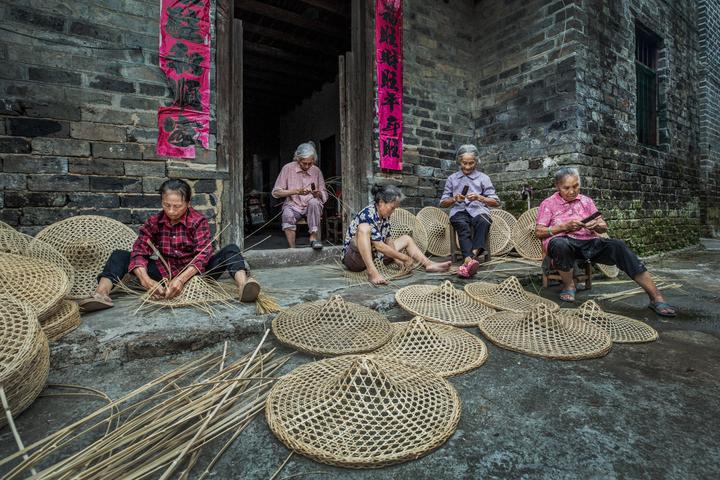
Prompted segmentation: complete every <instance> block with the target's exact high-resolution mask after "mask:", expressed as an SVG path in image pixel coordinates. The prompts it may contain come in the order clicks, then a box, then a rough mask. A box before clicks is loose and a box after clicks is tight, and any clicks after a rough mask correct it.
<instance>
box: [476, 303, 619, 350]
mask: <svg viewBox="0 0 720 480" xmlns="http://www.w3.org/2000/svg"><path fill="white" fill-rule="evenodd" d="M555 314H556V315H559V314H557V313H555ZM524 317H525V314H523V313H514V312H498V313H496V314H495V315H492V316H490V317H488V318H487V319H485V320H484V321H483V322H481V323H480V324H479V325H478V328H479V329H480V332H482V334H483V335H484V336H485V338H487V339H488V340H490V341H491V342H492V343H493V344H495V345H497V346H498V347H501V348H504V349H506V350H511V351H514V352H519V353H524V354H526V355H530V356H533V357H540V358H548V359H554V360H583V359H589V358H598V357H602V356H604V355H606V354H607V352H609V351H610V348H611V347H612V340H611V339H610V335H608V334H607V333H606V332H605V331H603V330H602V329H600V328H598V327H596V326H594V325H592V324H589V323H588V322H583V321H581V320H579V319H578V318H577V317H576V316H575V315H572V314H562V315H561V316H560V317H561V318H562V319H563V327H564V330H563V332H562V333H556V336H559V335H567V336H570V338H571V340H570V342H574V343H575V345H569V346H568V345H567V344H566V345H560V344H559V343H558V340H554V341H552V342H550V341H547V340H543V339H542V338H538V337H537V336H535V337H533V336H529V335H525V334H523V332H522V330H521V327H520V325H521V324H522V322H524ZM573 337H574V339H573ZM565 341H566V342H567V340H565ZM578 343H586V344H587V345H588V346H582V347H580V346H577V344H578ZM551 344H552V345H551Z"/></svg>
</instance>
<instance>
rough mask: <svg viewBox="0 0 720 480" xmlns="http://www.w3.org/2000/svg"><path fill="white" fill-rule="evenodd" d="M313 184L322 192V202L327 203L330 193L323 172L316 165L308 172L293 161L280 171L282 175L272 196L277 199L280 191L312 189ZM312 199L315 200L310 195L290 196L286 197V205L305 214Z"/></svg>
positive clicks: (279, 176)
mask: <svg viewBox="0 0 720 480" xmlns="http://www.w3.org/2000/svg"><path fill="white" fill-rule="evenodd" d="M313 183H314V184H315V188H316V189H317V190H320V200H322V202H323V203H325V202H327V199H328V193H327V190H326V189H325V178H324V177H323V174H322V171H321V170H320V169H319V168H318V167H317V166H316V165H313V166H312V167H310V168H308V170H307V172H306V171H304V170H303V169H302V168H300V165H299V164H298V162H296V161H295V160H293V161H292V162H290V163H288V164H286V165H285V166H284V167H283V168H282V170H280V175H278V178H277V180H275V187H273V189H272V196H273V197H275V192H276V191H278V190H295V189H299V188H307V189H310V187H311V186H312V185H311V184H313ZM275 198H278V197H275ZM311 198H313V196H312V194H310V193H308V194H307V195H290V196H289V197H285V205H289V206H290V207H292V209H293V210H296V211H297V212H300V213H305V211H306V210H307V206H308V202H309V201H310V199H311Z"/></svg>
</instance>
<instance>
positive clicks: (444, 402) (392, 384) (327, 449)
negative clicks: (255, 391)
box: [265, 355, 460, 468]
mask: <svg viewBox="0 0 720 480" xmlns="http://www.w3.org/2000/svg"><path fill="white" fill-rule="evenodd" d="M265 415H266V418H267V422H268V425H269V426H270V429H271V430H272V431H273V433H274V434H275V435H276V436H277V437H278V438H279V439H280V440H281V441H282V442H283V443H284V444H285V445H287V446H288V448H290V449H291V450H293V451H295V452H298V453H300V454H302V455H305V456H308V457H310V458H312V459H314V460H317V461H319V462H323V463H328V464H332V465H339V466H344V467H353V468H373V467H382V466H385V465H390V464H394V463H399V462H403V461H407V460H412V459H416V458H418V457H420V456H421V455H423V454H425V453H427V452H429V451H431V450H433V449H434V448H437V447H438V446H440V445H441V444H442V443H444V442H445V441H446V440H447V439H448V438H449V437H450V436H451V435H452V433H453V432H454V431H455V429H456V428H457V424H458V421H459V419H460V398H459V396H458V394H457V391H456V390H455V388H454V387H453V386H452V385H450V383H448V381H447V380H445V379H444V378H442V377H440V376H439V375H437V374H435V373H433V372H431V371H429V370H425V369H422V368H418V367H410V366H408V365H406V364H404V363H400V362H397V361H394V360H391V359H388V358H383V357H376V356H365V355H346V356H342V357H337V358H329V359H325V360H321V361H318V362H312V363H309V364H306V365H303V366H301V367H298V368H297V369H295V370H294V371H292V372H291V373H289V374H288V375H286V376H284V377H283V378H281V379H280V380H278V381H277V383H276V384H275V386H274V387H273V389H272V390H271V392H270V394H269V396H268V399H267V403H266V407H265Z"/></svg>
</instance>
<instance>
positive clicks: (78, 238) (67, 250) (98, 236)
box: [36, 215, 137, 298]
mask: <svg viewBox="0 0 720 480" xmlns="http://www.w3.org/2000/svg"><path fill="white" fill-rule="evenodd" d="M36 238H38V239H40V240H42V241H44V242H47V243H49V244H50V245H52V246H53V247H55V249H57V251H59V252H60V253H61V254H63V255H64V256H65V258H67V260H68V261H69V262H70V264H71V265H72V266H73V267H74V268H75V284H74V285H73V288H72V290H71V291H70V298H84V297H87V296H89V295H91V294H92V293H93V292H94V291H95V287H96V286H97V280H96V277H97V275H98V274H99V273H100V272H101V271H102V269H103V267H104V266H105V262H106V261H107V259H108V258H110V254H111V253H112V252H113V250H130V249H131V248H132V245H133V243H134V242H135V239H136V238H137V235H136V234H135V232H133V230H132V229H131V228H130V227H128V226H127V225H125V224H123V223H120V222H118V221H117V220H113V219H112V218H108V217H101V216H97V215H81V216H77V217H72V218H68V219H66V220H62V221H60V222H57V223H53V224H52V225H48V226H47V227H45V228H44V229H42V230H41V231H40V232H39V233H38V234H37V236H36Z"/></svg>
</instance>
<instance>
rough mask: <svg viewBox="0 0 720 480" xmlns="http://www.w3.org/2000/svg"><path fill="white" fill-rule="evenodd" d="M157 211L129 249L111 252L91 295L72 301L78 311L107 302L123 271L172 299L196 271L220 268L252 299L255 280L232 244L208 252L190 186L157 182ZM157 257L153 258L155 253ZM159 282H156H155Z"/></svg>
mask: <svg viewBox="0 0 720 480" xmlns="http://www.w3.org/2000/svg"><path fill="white" fill-rule="evenodd" d="M160 195H161V198H162V211H161V212H158V213H156V214H155V215H153V216H151V217H150V218H149V219H148V220H147V221H146V222H145V224H144V225H143V226H142V227H140V232H139V235H138V238H137V240H135V243H134V244H133V247H132V251H130V252H128V251H125V250H115V251H114V252H113V253H112V254H111V255H110V258H109V259H108V261H107V263H106V264H105V268H104V269H103V271H102V273H100V275H98V286H97V289H96V290H95V293H94V294H93V295H92V296H91V297H89V298H86V299H83V300H80V301H79V302H78V304H79V305H80V307H81V308H82V309H83V310H84V311H94V310H101V309H103V308H109V307H112V306H113V303H112V300H111V299H110V296H109V293H110V290H111V289H112V287H113V285H114V284H115V283H117V282H119V281H120V279H121V278H122V277H123V276H125V274H126V273H128V272H130V273H132V274H134V275H135V276H136V277H137V278H138V279H139V280H140V283H141V284H142V286H143V287H145V288H146V289H147V290H148V291H151V292H153V297H155V298H166V299H170V298H173V297H176V296H177V295H178V294H180V292H182V289H183V287H184V285H185V284H186V283H187V282H188V280H190V279H191V278H192V277H194V276H195V275H198V274H202V275H208V276H210V277H212V278H215V279H217V278H219V277H220V275H222V273H223V272H224V271H226V270H227V272H228V273H229V274H230V277H231V278H233V279H234V280H235V284H236V285H237V288H238V292H239V294H240V299H241V300H242V301H243V302H252V301H255V299H256V298H257V296H258V295H259V293H260V284H258V283H257V282H256V281H255V280H254V279H252V278H249V277H248V273H247V268H246V265H245V260H244V259H243V257H242V254H241V253H240V249H239V248H238V247H237V246H236V245H228V246H226V247H224V248H222V249H221V250H220V251H218V252H217V253H215V254H213V246H212V236H211V234H210V224H209V223H208V221H207V218H205V216H204V215H203V214H201V213H200V212H198V211H197V210H195V209H194V208H192V207H191V206H190V198H191V197H192V190H191V189H190V185H188V184H187V182H185V181H183V180H168V181H166V182H164V183H163V184H162V185H161V186H160ZM155 250H157V252H159V254H160V255H161V256H162V259H163V260H164V262H163V261H162V260H160V259H159V258H158V257H157V253H156V251H155ZM163 279H164V280H165V282H162V283H160V282H161V280H163Z"/></svg>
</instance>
